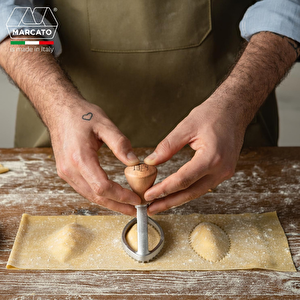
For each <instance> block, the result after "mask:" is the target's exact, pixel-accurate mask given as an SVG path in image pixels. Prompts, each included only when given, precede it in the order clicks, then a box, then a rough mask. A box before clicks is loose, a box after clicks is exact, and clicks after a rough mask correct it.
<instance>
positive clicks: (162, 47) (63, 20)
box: [15, 0, 278, 147]
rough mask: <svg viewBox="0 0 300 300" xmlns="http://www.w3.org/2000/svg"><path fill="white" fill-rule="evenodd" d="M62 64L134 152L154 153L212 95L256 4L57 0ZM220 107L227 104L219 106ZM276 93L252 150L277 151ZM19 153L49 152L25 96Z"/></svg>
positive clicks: (249, 137) (250, 134)
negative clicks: (148, 148) (42, 148)
mask: <svg viewBox="0 0 300 300" xmlns="http://www.w3.org/2000/svg"><path fill="white" fill-rule="evenodd" d="M48 4H49V6H50V7H52V8H53V7H56V8H57V9H58V11H57V12H56V16H57V18H58V22H59V34H60V38H61V41H62V46H63V54H62V55H61V57H60V60H61V63H62V65H63V67H64V68H65V69H66V71H67V72H68V73H69V75H70V76H71V78H72V80H73V82H74V83H75V85H76V86H77V87H78V88H79V90H80V91H81V93H82V95H83V96H84V97H85V98H86V99H87V100H88V101H90V102H92V103H95V104H97V105H99V106H100V107H101V108H103V109H104V111H105V112H106V113H107V114H108V116H109V117H110V118H111V119H112V121H113V122H114V123H115V124H116V125H117V126H118V127H119V128H120V130H121V131H122V132H123V133H124V134H125V135H126V136H127V137H128V138H129V139H130V141H131V142H132V145H133V146H134V147H137V146H156V145H157V144H158V143H159V142H160V141H161V140H162V139H163V138H164V137H165V136H166V135H167V134H168V133H169V132H170V131H171V130H172V129H173V128H174V127H175V126H176V125H177V124H178V123H179V122H180V121H181V120H182V119H183V118H184V117H185V116H186V115H187V114H188V113H189V112H190V111H191V110H192V109H193V108H194V107H195V106H197V105H199V104H200V103H202V102H203V101H204V100H205V99H207V98H208V97H209V96H210V95H211V93H212V92H213V91H214V89H215V88H216V86H217V85H218V84H219V83H220V81H221V80H222V79H223V78H224V76H225V75H226V74H227V72H228V70H229V68H230V66H231V65H232V64H233V62H234V60H235V57H236V55H237V52H238V51H239V49H240V46H241V42H242V38H241V37H240V33H239V29H238V24H239V22H240V20H241V19H242V17H243V14H244V13H245V11H246V9H247V8H248V7H249V6H250V5H252V4H253V0H246V1H245V0H244V1H240V0H126V1H125V0H63V1H62V0H54V1H49V3H48ZM220 101H221V99H220ZM277 139H278V119H277V106H276V99H275V94H274V93H272V94H271V95H270V96H269V98H268V99H267V101H266V102H265V104H264V106H263V107H262V108H261V109H260V111H259V113H258V114H257V116H256V117H255V118H254V120H253V122H252V123H251V124H250V125H249V127H248V129H247V133H246V137H245V145H246V146H275V145H276V144H277ZM15 145H16V147H38V146H49V145H50V141H49V136H48V133H47V130H46V128H45V127H44V126H43V124H42V122H41V121H40V119H39V118H38V116H37V115H36V113H35V111H34V109H33V108H32V107H31V105H30V104H29V102H28V100H27V99H26V98H25V97H24V96H23V95H22V94H20V97H19V105H18V112H17V125H16V137H15Z"/></svg>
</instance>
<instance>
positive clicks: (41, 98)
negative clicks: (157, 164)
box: [0, 38, 141, 215]
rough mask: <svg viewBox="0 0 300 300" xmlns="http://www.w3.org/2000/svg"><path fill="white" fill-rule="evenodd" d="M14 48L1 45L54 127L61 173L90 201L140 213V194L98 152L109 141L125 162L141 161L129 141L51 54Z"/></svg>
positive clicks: (1, 59) (5, 62)
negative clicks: (115, 176) (117, 179)
mask: <svg viewBox="0 0 300 300" xmlns="http://www.w3.org/2000/svg"><path fill="white" fill-rule="evenodd" d="M20 39H22V38H20ZM10 47H13V46H10V40H9V39H6V40H5V41H3V42H2V43H1V44H0V65H1V66H2V67H3V68H4V70H5V71H6V72H7V74H8V75H9V76H10V77H11V78H12V79H13V80H14V81H15V83H16V84H17V85H18V86H19V87H20V88H21V89H22V90H23V92H24V93H25V94H26V95H27V96H28V98H29V99H30V101H31V102H32V104H33V105H34V107H35V109H36V110H37V111H38V113H39V114H40V116H41V118H42V120H43V122H44V123H45V125H46V126H47V127H48V129H49V132H50V135H51V140H52V145H53V150H54V154H55V158H56V165H57V172H58V174H59V176H60V177H62V178H63V179H64V180H66V181H67V182H68V183H69V184H70V185H71V186H72V187H73V188H74V189H75V190H76V191H77V192H78V193H80V194H81V195H83V196H84V197H86V198H87V199H88V200H90V201H92V202H96V203H98V204H100V205H102V206H105V207H107V208H109V209H112V210H115V211H119V212H122V213H124V214H129V215H135V212H136V210H135V208H134V206H133V205H136V204H139V203H140V201H141V200H140V198H139V197H138V196H137V195H136V194H135V193H133V192H132V191H129V190H127V189H124V188H122V187H121V186H120V185H118V184H117V183H114V182H112V181H111V180H109V179H108V178H107V175H106V174H105V172H104V171H103V169H102V168H101V166H100V164H99V160H98V155H97V150H98V149H99V148H100V147H101V145H102V144H103V143H106V144H107V145H108V147H109V148H110V149H111V150H112V151H113V153H114V154H115V155H116V157H117V158H118V159H119V160H120V161H122V162H123V163H124V164H125V165H134V164H137V163H138V162H139V160H138V159H137V157H136V156H135V155H134V154H133V151H132V148H131V144H130V142H129V140H128V139H127V138H126V137H125V136H124V135H123V134H122V133H121V132H120V131H119V130H118V128H117V127H116V126H115V125H114V124H113V123H112V122H111V121H110V120H109V118H108V117H107V116H106V115H105V113H104V112H103V111H102V110H101V109H100V108H99V107H98V106H95V105H93V104H90V103H88V102H86V101H85V100H84V99H83V97H82V96H81V94H80V93H79V91H78V90H77V89H76V88H75V87H74V85H73V84H72V83H71V81H70V80H69V79H68V78H67V76H66V75H65V73H64V72H63V71H62V69H61V68H60V66H59V65H58V64H57V62H56V60H55V59H54V57H53V56H52V55H51V54H49V53H47V52H42V51H33V52H26V51H24V52H23V51H18V52H11V51H10ZM18 47H19V48H21V47H28V46H22V45H18ZM29 47H32V46H29ZM34 47H36V46H34Z"/></svg>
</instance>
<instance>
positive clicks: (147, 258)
mask: <svg viewBox="0 0 300 300" xmlns="http://www.w3.org/2000/svg"><path fill="white" fill-rule="evenodd" d="M136 223H137V220H136V218H134V219H132V220H131V221H130V222H129V223H127V225H126V226H125V227H124V229H123V232H122V246H123V249H124V250H125V252H126V253H127V254H128V255H129V256H130V257H132V258H134V259H135V260H137V261H138V262H149V261H150V260H151V259H153V258H154V257H155V256H156V255H157V254H158V253H159V252H160V251H161V249H162V248H163V246H164V242H165V236H164V232H163V230H162V228H161V227H160V225H159V224H158V223H156V222H155V221H154V220H153V219H151V218H149V217H148V223H149V224H150V225H152V226H153V227H154V228H155V229H156V230H157V231H158V233H159V235H160V240H159V242H158V244H157V246H156V247H155V248H154V249H153V250H152V251H150V252H149V253H148V254H146V255H140V254H138V253H137V252H135V251H134V250H132V249H131V247H130V246H129V244H128V243H127V240H126V234H127V232H128V231H129V230H130V228H131V227H132V226H133V225H134V224H136Z"/></svg>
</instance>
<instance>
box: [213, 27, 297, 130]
mask: <svg viewBox="0 0 300 300" xmlns="http://www.w3.org/2000/svg"><path fill="white" fill-rule="evenodd" d="M298 55H299V47H298V44H297V42H295V41H293V40H290V39H288V38H287V37H282V36H279V35H276V34H273V33H270V32H261V33H258V34H256V35H254V36H253V37H252V38H251V40H250V42H249V44H248V45H247V47H246V49H245V51H244V52H243V54H242V56H241V57H240V59H239V61H238V62H237V64H236V65H235V67H234V68H233V70H232V72H231V73H230V75H229V76H228V78H227V79H226V80H225V81H224V82H223V84H222V85H221V86H220V87H219V88H218V89H217V90H216V92H215V93H214V95H213V98H214V97H216V98H218V99H219V101H220V104H219V105H220V107H221V108H222V109H224V107H225V109H227V110H228V111H230V112H235V116H234V118H235V119H236V121H238V122H239V123H240V124H241V125H242V126H243V127H244V128H246V127H247V125H248V124H249V123H250V122H251V120H252V119H253V117H254V115H255V113H256V112H257V110H258V109H259V107H260V106H261V105H262V104H263V102H264V101H265V99H266V98H267V96H268V95H269V93H270V92H271V91H272V90H273V89H274V88H275V86H276V85H277V84H278V83H279V82H280V81H281V80H282V78H284V76H285V74H286V73H287V72H288V70H289V69H290V68H291V66H292V65H293V63H294V62H295V60H296V59H297V57H298ZM224 97H225V98H226V101H224V103H222V101H221V100H220V99H224Z"/></svg>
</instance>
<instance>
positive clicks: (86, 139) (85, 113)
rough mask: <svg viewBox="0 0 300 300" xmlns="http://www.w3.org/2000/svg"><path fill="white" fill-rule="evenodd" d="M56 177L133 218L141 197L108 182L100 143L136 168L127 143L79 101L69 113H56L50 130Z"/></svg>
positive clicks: (104, 118) (92, 108)
mask: <svg viewBox="0 0 300 300" xmlns="http://www.w3.org/2000/svg"><path fill="white" fill-rule="evenodd" d="M50 128H51V129H50V134H51V141H52V146H53V151H54V155H55V159H56V167H57V173H58V175H59V176H60V177H61V178H62V179H64V180H65V181H66V182H68V183H69V184H70V185H71V186H72V187H73V188H74V189H75V190H76V191H77V192H78V193H80V194H81V195H83V196H84V197H85V198H87V199H89V200H90V201H92V202H95V203H97V204H100V205H102V206H104V207H107V208H109V209H111V210H114V211H118V212H122V213H124V214H128V215H135V213H136V209H135V208H134V206H133V205H136V204H139V203H140V201H141V200H140V198H139V197H138V196H137V195H136V194H135V193H133V192H132V191H129V190H127V189H124V188H122V187H121V186H120V185H119V184H117V183H115V182H113V181H111V180H109V179H108V177H107V175H106V173H105V172H104V170H103V169H102V168H101V166H100V164H99V160H98V155H97V150H98V149H99V148H100V147H101V145H102V144H103V143H106V144H107V146H108V147H109V148H110V149H111V150H112V151H113V153H114V154H115V156H116V157H117V158H118V159H119V160H120V161H122V162H123V163H124V164H125V165H127V166H129V165H135V164H137V163H139V160H138V159H137V158H136V156H135V155H134V153H133V151H132V148H131V144H130V142H129V140H128V139H127V138H126V137H125V136H124V135H123V134H122V133H121V132H120V131H119V129H118V128H117V127H116V126H115V125H114V124H113V123H112V122H111V121H110V120H109V119H108V117H107V116H106V115H105V113H104V112H103V111H102V110H101V109H100V108H99V107H98V106H96V105H94V104H91V103H88V102H85V101H81V102H80V103H78V105H76V106H75V107H74V108H73V109H72V110H69V109H67V108H66V109H65V110H64V112H63V113H62V112H60V113H59V114H56V122H55V124H53V125H52V126H51V127H50Z"/></svg>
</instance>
